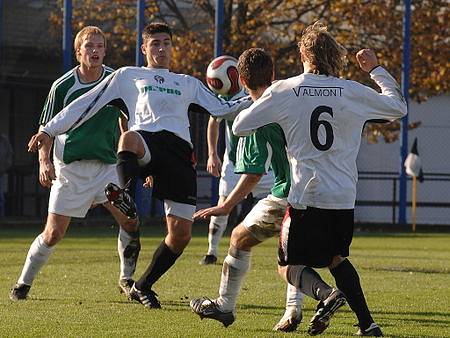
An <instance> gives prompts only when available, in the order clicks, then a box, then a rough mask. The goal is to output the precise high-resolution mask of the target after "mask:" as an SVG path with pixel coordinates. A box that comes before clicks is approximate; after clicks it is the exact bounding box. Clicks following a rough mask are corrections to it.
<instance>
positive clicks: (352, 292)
mask: <svg viewBox="0 0 450 338" xmlns="http://www.w3.org/2000/svg"><path fill="white" fill-rule="evenodd" d="M330 272H331V274H332V275H333V277H334V279H335V280H336V286H337V287H338V288H339V290H341V291H342V292H343V293H344V294H345V297H346V298H347V302H348V305H349V306H350V308H351V309H352V310H353V312H354V313H355V314H356V316H357V317H358V326H359V328H360V329H359V331H358V333H357V335H360V336H361V335H364V336H375V337H380V336H382V335H383V334H382V332H381V329H380V328H379V327H378V325H377V324H376V323H375V321H374V320H373V318H372V316H371V314H370V310H369V307H368V306H367V302H366V299H365V297H364V292H363V290H362V287H361V282H360V279H359V275H358V272H357V271H356V269H355V267H354V266H353V265H352V263H351V262H350V261H349V260H348V259H347V258H343V257H341V256H336V258H335V259H334V260H333V263H332V265H331V266H330Z"/></svg>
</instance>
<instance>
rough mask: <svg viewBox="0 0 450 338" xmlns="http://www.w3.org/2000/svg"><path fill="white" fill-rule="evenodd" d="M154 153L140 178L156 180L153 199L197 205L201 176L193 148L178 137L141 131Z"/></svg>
mask: <svg viewBox="0 0 450 338" xmlns="http://www.w3.org/2000/svg"><path fill="white" fill-rule="evenodd" d="M137 132H138V133H139V134H140V135H141V136H142V137H143V139H144V140H145V143H146V144H147V147H148V149H149V150H150V155H151V160H150V162H149V163H148V164H146V165H145V166H144V167H141V168H140V177H141V178H142V179H145V178H146V177H147V176H150V175H151V176H153V192H152V195H153V196H154V197H156V198H158V199H160V200H165V199H167V200H172V201H174V202H179V203H184V204H190V205H196V204H197V172H196V170H195V165H196V161H195V156H194V152H193V149H192V147H191V145H190V144H189V143H188V142H186V141H185V140H183V139H182V138H180V137H178V136H176V135H175V134H174V133H171V132H169V131H166V130H163V131H158V132H148V131H142V130H139V131H137Z"/></svg>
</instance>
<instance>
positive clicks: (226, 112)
mask: <svg viewBox="0 0 450 338" xmlns="http://www.w3.org/2000/svg"><path fill="white" fill-rule="evenodd" d="M193 79H194V82H193V86H194V88H193V90H194V96H193V97H194V102H193V103H195V104H198V105H199V106H201V107H203V108H204V109H206V110H207V111H208V112H209V113H210V114H211V115H212V116H217V117H223V118H225V119H230V120H232V119H233V118H234V117H235V116H236V115H237V114H238V113H239V112H240V111H241V110H243V109H245V108H247V107H249V106H250V105H251V104H252V100H251V98H250V97H249V96H246V97H243V98H240V99H237V100H231V101H226V100H224V99H222V98H220V97H217V96H216V95H215V94H214V93H213V92H211V91H210V90H209V89H208V88H206V87H205V85H204V84H203V83H202V82H201V81H200V80H198V79H195V78H193Z"/></svg>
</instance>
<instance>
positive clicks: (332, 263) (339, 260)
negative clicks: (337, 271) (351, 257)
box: [328, 255, 346, 269]
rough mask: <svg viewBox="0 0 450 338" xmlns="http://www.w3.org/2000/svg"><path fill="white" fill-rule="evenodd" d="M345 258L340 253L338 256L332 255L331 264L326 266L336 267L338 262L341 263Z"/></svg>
mask: <svg viewBox="0 0 450 338" xmlns="http://www.w3.org/2000/svg"><path fill="white" fill-rule="evenodd" d="M345 259H346V258H345V257H342V256H340V255H338V256H334V257H333V260H332V261H331V264H330V265H329V266H328V268H329V269H334V268H335V267H337V266H338V265H339V264H341V263H342V262H343V261H344V260H345Z"/></svg>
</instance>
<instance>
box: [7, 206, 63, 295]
mask: <svg viewBox="0 0 450 338" xmlns="http://www.w3.org/2000/svg"><path fill="white" fill-rule="evenodd" d="M69 223H70V217H68V216H62V215H57V214H54V213H49V214H48V216H47V222H46V224H45V229H44V231H43V232H42V233H41V234H39V235H38V236H37V237H36V238H35V240H34V241H33V243H31V246H30V249H29V250H28V254H27V257H26V258H25V263H24V266H23V268H22V273H21V275H20V277H19V279H18V280H17V284H16V285H15V286H14V288H13V289H12V290H11V293H10V296H9V297H10V299H11V300H20V299H26V297H27V294H28V292H29V290H30V287H31V285H32V284H33V281H34V279H35V278H36V275H37V274H38V272H39V271H40V270H41V268H42V267H43V266H44V265H45V263H47V261H48V258H49V257H50V254H51V253H52V252H53V248H54V246H55V245H56V244H57V243H58V242H59V241H60V240H61V239H62V238H63V237H64V234H65V233H66V231H67V228H68V226H69Z"/></svg>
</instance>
